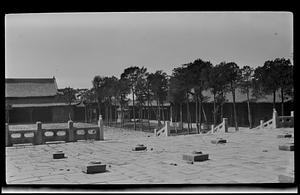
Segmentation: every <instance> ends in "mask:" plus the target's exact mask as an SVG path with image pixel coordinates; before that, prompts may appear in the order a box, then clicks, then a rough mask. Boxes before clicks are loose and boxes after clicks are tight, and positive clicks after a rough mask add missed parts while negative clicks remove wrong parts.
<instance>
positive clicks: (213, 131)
mask: <svg viewBox="0 0 300 195" xmlns="http://www.w3.org/2000/svg"><path fill="white" fill-rule="evenodd" d="M211 133H212V134H213V133H215V125H211Z"/></svg>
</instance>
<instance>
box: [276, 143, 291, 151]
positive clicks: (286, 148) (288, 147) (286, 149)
mask: <svg viewBox="0 0 300 195" xmlns="http://www.w3.org/2000/svg"><path fill="white" fill-rule="evenodd" d="M279 150H285V151H294V144H293V143H288V144H285V145H279Z"/></svg>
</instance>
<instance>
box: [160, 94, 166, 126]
mask: <svg viewBox="0 0 300 195" xmlns="http://www.w3.org/2000/svg"><path fill="white" fill-rule="evenodd" d="M161 106H162V110H161V112H162V118H163V121H164V124H166V121H165V110H164V101H163V100H162V103H161Z"/></svg>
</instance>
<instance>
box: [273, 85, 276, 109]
mask: <svg viewBox="0 0 300 195" xmlns="http://www.w3.org/2000/svg"><path fill="white" fill-rule="evenodd" d="M275 102H276V90H274V91H273V109H276V108H275Z"/></svg>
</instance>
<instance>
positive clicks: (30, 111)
mask: <svg viewBox="0 0 300 195" xmlns="http://www.w3.org/2000/svg"><path fill="white" fill-rule="evenodd" d="M28 111H29V120H30V122H31V123H34V121H33V117H32V113H33V108H29V109H28Z"/></svg>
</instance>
